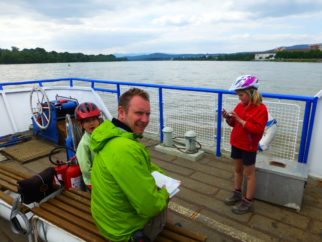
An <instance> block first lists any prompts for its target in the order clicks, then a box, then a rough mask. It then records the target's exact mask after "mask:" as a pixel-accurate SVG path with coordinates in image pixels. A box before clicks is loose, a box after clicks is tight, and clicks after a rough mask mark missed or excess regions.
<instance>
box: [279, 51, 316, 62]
mask: <svg viewBox="0 0 322 242" xmlns="http://www.w3.org/2000/svg"><path fill="white" fill-rule="evenodd" d="M275 59H281V60H283V59H304V60H305V59H322V51H320V50H309V51H285V50H284V51H278V52H276V55H275Z"/></svg>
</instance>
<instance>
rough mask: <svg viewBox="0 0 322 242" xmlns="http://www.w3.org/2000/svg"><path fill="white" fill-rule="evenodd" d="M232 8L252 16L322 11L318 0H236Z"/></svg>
mask: <svg viewBox="0 0 322 242" xmlns="http://www.w3.org/2000/svg"><path fill="white" fill-rule="evenodd" d="M233 9H236V10H239V11H247V12H248V13H251V15H250V16H251V17H252V18H267V17H270V18H272V17H286V16H294V15H297V16H298V15H303V14H307V13H316V12H321V11H322V2H321V1H320V0H293V1H290V0H279V1H276V0H248V1H236V2H235V4H234V5H233Z"/></svg>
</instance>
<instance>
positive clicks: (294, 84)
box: [0, 61, 322, 96]
mask: <svg viewBox="0 0 322 242" xmlns="http://www.w3.org/2000/svg"><path fill="white" fill-rule="evenodd" d="M244 74H254V75H256V76H257V77H258V78H259V79H260V85H261V86H260V91H261V92H266V93H280V94H296V95H306V96H313V95H315V94H316V93H317V92H318V91H319V90H321V89H322V63H296V62H255V61H253V62H239V61H137V62H136V61H135V62H99V63H97V62H95V63H93V62H91V63H54V64H19V65H0V82H13V81H24V80H38V79H49V78H60V77H81V78H92V79H103V80H116V81H130V82H140V83H142V82H144V83H156V84H166V85H181V86H192V87H209V88H219V89H228V88H229V87H230V85H231V83H232V82H233V80H235V79H236V77H238V76H240V75H244Z"/></svg>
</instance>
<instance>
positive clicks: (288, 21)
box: [0, 0, 322, 54]
mask: <svg viewBox="0 0 322 242" xmlns="http://www.w3.org/2000/svg"><path fill="white" fill-rule="evenodd" d="M0 31H1V32H0V36H1V37H0V48H3V49H10V48H11V46H15V47H18V48H19V49H23V48H36V47H41V48H45V49H46V50H47V51H51V50H55V51H58V52H64V51H68V52H83V53H86V54H99V53H102V54H110V53H153V52H163V53H233V52H242V51H262V50H268V49H272V48H275V47H279V46H289V45H295V44H312V43H322V0H293V1H290V0H222V1H219V0H217V1H216V0H64V1H61V0H51V1H50V0H25V1H24V0H1V1H0Z"/></svg>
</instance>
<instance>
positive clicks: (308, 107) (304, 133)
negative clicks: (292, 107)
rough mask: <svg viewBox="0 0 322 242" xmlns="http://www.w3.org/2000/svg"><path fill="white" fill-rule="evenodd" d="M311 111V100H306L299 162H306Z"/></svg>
mask: <svg viewBox="0 0 322 242" xmlns="http://www.w3.org/2000/svg"><path fill="white" fill-rule="evenodd" d="M310 112H311V102H310V101H308V100H307V101H306V102H305V112H304V119H303V127H302V135H301V144H300V151H299V157H298V159H297V160H298V162H300V163H304V160H303V159H304V151H305V146H306V139H307V127H308V123H309V118H310Z"/></svg>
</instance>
